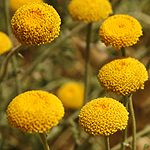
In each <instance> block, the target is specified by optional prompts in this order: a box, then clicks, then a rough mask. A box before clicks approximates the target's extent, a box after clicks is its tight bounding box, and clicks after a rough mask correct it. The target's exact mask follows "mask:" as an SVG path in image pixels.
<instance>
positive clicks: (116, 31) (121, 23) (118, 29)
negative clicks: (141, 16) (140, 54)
mask: <svg viewBox="0 0 150 150" xmlns="http://www.w3.org/2000/svg"><path fill="white" fill-rule="evenodd" d="M142 35H143V34H142V27H141V25H140V23H139V22H138V21H137V20H136V19H135V18H133V17H131V16H129V15H114V16H111V17H109V18H107V19H106V20H105V21H104V22H103V23H102V25H101V27H100V30H99V36H100V40H101V41H102V42H103V43H105V45H106V46H109V45H112V46H113V47H115V49H116V50H119V49H120V48H121V47H127V46H132V45H133V44H136V43H137V41H139V37H140V36H142Z"/></svg>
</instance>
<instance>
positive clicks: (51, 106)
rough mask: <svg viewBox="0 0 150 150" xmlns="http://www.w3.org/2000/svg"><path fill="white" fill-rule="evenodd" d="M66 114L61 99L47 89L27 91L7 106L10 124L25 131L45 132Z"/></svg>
mask: <svg viewBox="0 0 150 150" xmlns="http://www.w3.org/2000/svg"><path fill="white" fill-rule="evenodd" d="M63 116H64V108H63V105H62V103H61V101H60V100H59V99H58V98H57V97H56V96H55V95H53V94H51V93H48V92H45V91H40V90H37V91H34V90H33V91H27V92H25V93H22V94H20V95H18V96H17V97H15V98H14V99H13V100H12V101H11V102H10V104H9V105H8V108H7V119H8V124H9V125H10V126H12V127H15V128H18V129H20V130H21V131H23V132H25V133H35V132H38V133H43V132H49V130H50V129H51V128H52V127H53V126H56V125H57V124H58V121H59V120H60V119H61V118H62V117H63Z"/></svg>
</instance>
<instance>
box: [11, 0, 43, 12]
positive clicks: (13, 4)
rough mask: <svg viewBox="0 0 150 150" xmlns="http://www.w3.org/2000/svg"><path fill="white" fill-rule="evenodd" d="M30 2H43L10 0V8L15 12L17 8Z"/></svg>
mask: <svg viewBox="0 0 150 150" xmlns="http://www.w3.org/2000/svg"><path fill="white" fill-rule="evenodd" d="M30 2H43V0H10V1H9V3H10V8H11V9H12V10H13V11H14V12H15V11H16V10H17V9H18V8H19V7H21V6H23V5H25V4H27V3H30Z"/></svg>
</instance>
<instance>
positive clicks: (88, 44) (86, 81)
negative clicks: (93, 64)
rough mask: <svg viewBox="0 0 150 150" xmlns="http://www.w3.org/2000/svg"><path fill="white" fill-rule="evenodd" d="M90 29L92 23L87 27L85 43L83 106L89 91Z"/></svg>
mask: <svg viewBox="0 0 150 150" xmlns="http://www.w3.org/2000/svg"><path fill="white" fill-rule="evenodd" d="M91 29H92V23H89V24H88V26H87V41H86V44H87V45H86V62H85V79H84V86H85V92H84V104H86V103H87V102H88V90H89V81H88V80H89V79H88V78H89V72H88V69H89V56H90V39H91Z"/></svg>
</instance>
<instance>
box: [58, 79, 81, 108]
mask: <svg viewBox="0 0 150 150" xmlns="http://www.w3.org/2000/svg"><path fill="white" fill-rule="evenodd" d="M57 96H58V97H59V98H60V100H61V101H62V103H63V105H64V106H65V107H66V108H71V109H77V108H80V107H81V106H82V105H83V103H84V86H82V85H81V84H79V83H78V82H68V83H65V84H64V85H62V86H61V87H60V88H59V89H58V90H57Z"/></svg>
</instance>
